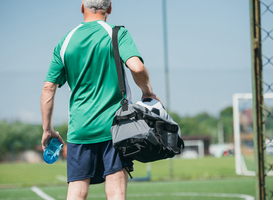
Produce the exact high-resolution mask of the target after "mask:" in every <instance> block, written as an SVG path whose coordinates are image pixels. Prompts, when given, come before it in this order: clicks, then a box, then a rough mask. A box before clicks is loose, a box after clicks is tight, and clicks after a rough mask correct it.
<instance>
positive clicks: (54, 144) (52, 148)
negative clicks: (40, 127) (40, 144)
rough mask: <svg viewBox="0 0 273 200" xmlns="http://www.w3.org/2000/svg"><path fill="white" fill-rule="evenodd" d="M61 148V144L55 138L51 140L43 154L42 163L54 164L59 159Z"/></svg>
mask: <svg viewBox="0 0 273 200" xmlns="http://www.w3.org/2000/svg"><path fill="white" fill-rule="evenodd" d="M62 148H63V144H62V143H61V142H60V141H59V140H58V139H57V138H53V139H52V140H51V141H50V142H49V144H48V146H47V148H46V150H45V152H44V156H43V157H44V161H45V162H46V163H48V164H52V163H54V162H55V161H56V160H57V159H58V158H59V155H60V151H61V150H62Z"/></svg>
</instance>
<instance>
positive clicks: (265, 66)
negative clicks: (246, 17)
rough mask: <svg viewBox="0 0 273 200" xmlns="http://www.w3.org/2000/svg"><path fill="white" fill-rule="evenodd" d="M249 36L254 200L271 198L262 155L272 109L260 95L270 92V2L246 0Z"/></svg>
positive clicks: (269, 137)
mask: <svg viewBox="0 0 273 200" xmlns="http://www.w3.org/2000/svg"><path fill="white" fill-rule="evenodd" d="M250 2H251V3H250V4H251V10H250V12H251V25H252V26H251V30H252V32H251V35H252V38H251V39H252V56H253V58H252V63H253V68H252V76H253V111H254V122H253V125H254V133H255V136H254V143H255V150H256V151H255V159H256V179H257V180H256V189H257V191H256V198H257V199H261V200H262V199H272V198H273V191H272V188H270V187H269V186H268V185H267V181H266V177H267V175H268V173H269V172H270V171H271V170H272V167H273V165H272V164H273V163H272V160H269V159H266V153H265V152H268V150H269V148H271V147H272V138H273V135H272V133H270V132H266V126H267V125H268V123H270V120H271V119H272V111H273V110H272V107H266V106H265V105H264V95H266V94H268V93H272V92H273V90H272V89H273V88H272V86H273V82H272V79H271V78H269V77H268V76H267V74H268V71H270V70H272V67H273V62H272V60H273V56H272V55H273V54H272V45H273V35H271V34H272V32H273V29H272V28H273V26H272V24H271V23H270V21H271V22H272V20H273V2H272V1H271V2H269V1H259V0H258V1H256V0H254V1H250Z"/></svg>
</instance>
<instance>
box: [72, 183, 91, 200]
mask: <svg viewBox="0 0 273 200" xmlns="http://www.w3.org/2000/svg"><path fill="white" fill-rule="evenodd" d="M89 183H90V179H85V180H81V181H73V182H70V183H69V185H68V191H67V200H75V199H79V200H85V199H86V198H87V195H88V191H89Z"/></svg>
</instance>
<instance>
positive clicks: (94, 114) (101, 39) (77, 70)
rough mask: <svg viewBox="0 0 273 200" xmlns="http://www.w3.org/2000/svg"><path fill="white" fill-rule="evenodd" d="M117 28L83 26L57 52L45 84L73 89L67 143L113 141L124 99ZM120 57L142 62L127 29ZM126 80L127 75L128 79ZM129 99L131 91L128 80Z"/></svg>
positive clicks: (102, 24) (122, 32) (121, 40)
mask: <svg viewBox="0 0 273 200" xmlns="http://www.w3.org/2000/svg"><path fill="white" fill-rule="evenodd" d="M113 27H114V25H111V24H108V23H106V22H104V21H101V20H98V21H92V22H83V23H81V24H80V25H79V26H77V27H76V28H74V29H73V30H72V31H70V32H69V33H68V34H67V35H66V36H64V37H63V38H62V39H61V40H60V42H59V43H58V44H57V46H56V47H55V49H54V52H53V56H52V61H51V63H50V66H49V69H48V72H47V76H46V79H45V81H48V82H52V83H57V84H59V87H61V86H62V85H64V84H65V83H66V82H67V83H68V86H69V87H70V90H71V94H70V99H69V127H68V133H67V142H69V143H74V144H90V143H98V142H104V141H107V140H111V139H112V136H111V132H110V129H111V125H112V121H113V118H114V114H115V112H116V110H117V109H118V108H119V107H120V101H121V99H122V96H121V94H120V93H119V85H118V77H117V72H116V66H115V60H114V55H113V47H112V38H111V37H112V29H113ZM118 43H119V51H120V57H121V59H122V60H123V62H124V63H125V62H126V61H127V60H128V59H129V58H130V57H133V56H137V57H139V58H140V59H141V61H142V58H141V56H140V54H139V52H138V50H137V48H136V45H135V43H134V41H133V39H132V37H131V35H130V34H129V32H128V31H127V30H126V29H125V28H121V29H120V31H119V33H118ZM125 76H126V75H125ZM125 83H126V98H127V99H128V100H129V102H130V88H129V85H128V82H127V78H126V77H125Z"/></svg>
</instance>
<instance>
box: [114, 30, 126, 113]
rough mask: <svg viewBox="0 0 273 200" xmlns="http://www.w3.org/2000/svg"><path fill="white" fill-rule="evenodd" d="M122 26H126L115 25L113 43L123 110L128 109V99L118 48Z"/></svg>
mask: <svg viewBox="0 0 273 200" xmlns="http://www.w3.org/2000/svg"><path fill="white" fill-rule="evenodd" d="M121 27H124V26H115V27H114V29H113V33H112V44H113V52H114V58H115V63H116V69H117V74H118V83H119V90H120V93H121V94H122V100H121V105H122V110H123V111H125V110H128V100H127V99H126V98H125V93H126V89H125V86H124V75H123V70H122V64H121V63H122V60H121V58H120V54H119V49H118V31H119V29H120V28H121Z"/></svg>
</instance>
